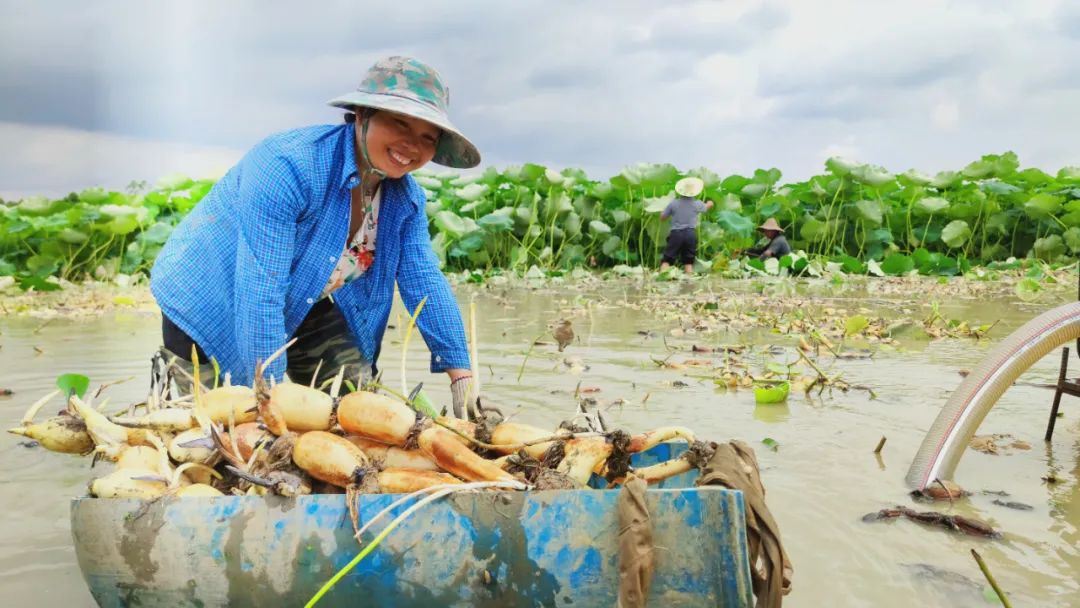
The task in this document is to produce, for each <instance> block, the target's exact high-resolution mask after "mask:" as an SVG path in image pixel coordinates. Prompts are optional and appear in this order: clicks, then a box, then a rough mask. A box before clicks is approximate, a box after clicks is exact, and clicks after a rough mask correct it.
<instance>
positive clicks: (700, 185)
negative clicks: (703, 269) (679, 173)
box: [660, 177, 713, 274]
mask: <svg viewBox="0 0 1080 608" xmlns="http://www.w3.org/2000/svg"><path fill="white" fill-rule="evenodd" d="M704 189H705V182H703V181H701V179H700V178H697V177H684V178H682V179H680V180H679V181H678V182H676V184H675V194H677V195H678V196H676V197H675V199H674V200H672V201H671V202H670V203H668V206H667V207H666V208H665V209H664V210H663V211H661V212H660V218H661V219H669V218H670V219H671V231H670V232H668V238H667V246H665V247H664V255H663V257H662V258H661V263H660V270H661V271H663V270H667V269H668V267H669V266H671V265H672V264H674V263H675V262H676V261H678V262H679V263H681V264H682V265H683V269H684V270H685V271H686V273H687V274H690V273H692V272H694V260H695V259H697V225H698V215H700V214H702V213H705V212H706V211H708V210H709V209H712V206H713V202H712V201H708V202H704V203H703V202H701V200H699V199H698V197H699V196H701V191H702V190H704Z"/></svg>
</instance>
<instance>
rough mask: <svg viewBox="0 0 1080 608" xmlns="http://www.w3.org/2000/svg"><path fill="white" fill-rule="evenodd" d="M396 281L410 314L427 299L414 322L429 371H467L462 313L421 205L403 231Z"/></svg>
mask: <svg viewBox="0 0 1080 608" xmlns="http://www.w3.org/2000/svg"><path fill="white" fill-rule="evenodd" d="M419 196H423V195H422V194H420V195H419ZM397 281H398V287H399V289H400V291H401V299H402V300H403V301H404V302H405V306H406V308H408V310H409V312H410V313H411V312H414V311H415V310H416V307H417V306H419V305H420V300H422V299H423V298H424V297H425V296H426V297H427V301H426V302H424V310H422V311H420V316H419V317H418V318H417V319H416V326H417V328H418V329H419V330H420V333H421V334H422V335H423V336H424V342H426V343H427V347H428V350H429V351H431V371H432V372H442V371H446V370H448V369H470V368H471V365H470V364H469V351H468V348H467V347H466V343H465V328H464V325H463V323H462V321H461V311H460V310H459V309H458V305H457V300H456V299H455V298H454V293H453V291H451V290H450V284H449V283H448V282H447V280H446V277H445V276H443V273H442V271H441V270H439V260H438V258H436V257H435V252H434V251H433V250H432V249H431V237H430V236H429V235H428V220H427V213H426V212H425V211H424V205H423V204H421V205H420V211H419V212H418V213H417V214H416V215H414V216H413V217H412V218H411V219H410V220H409V223H408V225H407V226H406V228H405V239H404V243H403V244H402V258H401V266H400V267H399V269H398V277H397Z"/></svg>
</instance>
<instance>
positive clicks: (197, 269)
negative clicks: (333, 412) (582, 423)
mask: <svg viewBox="0 0 1080 608" xmlns="http://www.w3.org/2000/svg"><path fill="white" fill-rule="evenodd" d="M330 105H333V106H336V107H340V108H344V109H346V110H347V111H348V112H349V113H348V114H347V115H346V120H345V123H344V124H338V125H320V126H313V127H303V128H299V129H294V130H291V131H286V132H283V133H277V134H274V135H271V136H270V137H268V138H266V139H265V140H263V141H262V142H260V143H259V144H258V145H256V146H255V147H254V148H253V149H252V150H250V151H249V152H248V153H247V154H246V155H245V156H244V158H243V159H241V161H240V162H239V163H238V164H237V165H236V166H235V167H233V168H232V169H230V170H229V172H228V173H227V174H226V175H225V177H223V178H222V179H221V180H220V181H219V182H218V183H217V184H215V185H214V188H213V189H212V190H211V191H210V193H209V194H207V195H206V197H205V198H204V199H203V200H202V201H200V202H199V204H198V205H197V206H196V207H195V209H193V210H192V212H191V213H190V214H189V215H188V216H187V217H186V218H185V219H184V221H183V222H182V223H181V224H180V225H179V226H178V227H177V229H176V230H175V231H174V232H173V233H172V235H171V237H170V238H169V240H168V242H167V243H166V244H165V247H164V248H163V249H162V251H161V253H160V254H159V255H158V258H157V261H156V262H155V265H154V268H153V270H152V273H151V284H150V287H151V290H152V291H153V294H154V297H155V298H156V299H157V302H158V304H159V305H160V307H161V310H162V315H163V319H162V335H163V339H164V352H163V354H164V355H165V357H166V359H167V360H177V361H178V362H179V364H180V365H181V366H184V363H185V362H186V363H187V367H188V368H190V367H191V365H192V363H191V362H192V359H193V357H192V353H193V352H194V353H195V354H197V355H198V357H199V361H200V362H203V363H206V362H207V361H209V360H210V359H211V358H213V359H214V360H215V361H216V362H217V364H218V365H219V367H220V370H221V372H222V373H224V372H229V373H230V374H231V377H232V379H233V382H234V383H237V382H238V383H243V384H250V383H251V381H252V380H253V375H254V374H255V373H256V372H255V369H256V365H257V364H258V363H259V362H262V361H266V360H267V359H268V358H269V357H270V355H271V354H272V353H273V352H274V351H276V350H278V349H279V348H280V347H281V346H282V345H283V344H286V343H287V342H289V341H290V340H293V339H295V342H294V343H293V344H292V345H291V346H290V347H289V348H288V350H287V351H286V354H285V355H284V356H282V357H279V358H277V359H276V360H274V361H272V362H271V363H270V364H269V365H268V366H266V369H265V372H264V373H265V374H266V375H270V376H273V377H275V378H277V379H280V378H282V377H283V376H284V375H285V374H286V373H288V376H289V377H290V379H292V380H294V381H297V382H303V383H309V382H312V383H315V384H321V381H322V380H323V379H324V378H330V377H333V376H334V375H335V374H336V373H337V371H338V370H339V369H340V368H341V367H342V366H344V367H346V373H347V374H348V377H350V378H357V377H358V376H361V375H363V376H368V375H371V374H373V373H374V372H375V363H376V361H377V359H378V356H379V350H380V344H381V342H382V336H383V333H384V331H385V328H386V323H387V319H388V316H389V313H390V305H391V303H392V300H393V294H394V285H395V283H396V284H397V286H398V288H399V290H400V292H401V294H402V299H403V300H404V302H405V304H406V306H408V308H409V309H410V310H416V309H417V307H418V306H419V305H420V303H421V302H424V307H423V309H422V312H421V313H420V315H419V318H418V319H417V326H418V327H419V329H420V331H421V333H422V334H423V336H424V338H425V341H426V342H427V345H428V348H429V350H431V353H432V360H431V370H432V371H433V372H440V371H444V372H446V373H447V374H448V375H449V376H450V380H451V389H452V390H451V393H452V394H453V395H454V409H455V411H456V412H458V411H461V409H462V407H463V405H464V401H465V394H466V391H467V386H466V385H467V384H468V381H467V380H466V379H467V378H469V377H471V372H470V371H469V370H470V368H471V365H470V361H469V355H468V351H467V348H466V342H465V333H464V330H463V326H462V322H461V313H460V311H459V310H458V308H457V304H456V301H455V300H454V297H453V295H452V293H451V291H450V288H449V285H448V283H447V282H446V279H445V278H444V277H443V275H442V273H441V272H440V271H439V267H438V262H437V260H436V257H435V255H434V252H433V251H432V249H431V243H430V241H429V238H428V220H427V217H426V214H425V205H424V202H425V201H424V193H423V190H422V189H421V188H420V187H419V186H418V185H417V184H416V182H415V181H413V178H412V176H410V175H409V174H410V173H411V172H412V171H415V170H417V169H419V168H421V167H423V166H424V165H426V164H427V163H428V162H436V163H439V164H441V165H445V166H448V167H456V168H468V167H473V166H476V165H477V164H479V162H480V154H479V152H478V151H477V149H476V147H475V146H474V145H473V144H472V143H471V142H470V141H469V140H468V139H467V138H466V137H465V136H463V135H462V134H461V133H460V132H459V131H458V130H457V129H456V128H455V127H454V126H453V124H452V123H451V122H450V119H449V117H448V110H449V90H448V88H447V87H446V85H445V84H444V83H443V81H442V78H441V77H440V76H439V74H438V73H437V72H436V71H435V70H434V69H432V68H431V67H430V66H428V65H426V64H424V63H422V62H420V61H418V60H416V59H412V58H408V57H388V58H385V59H382V60H380V61H378V62H377V63H376V64H375V65H374V66H372V67H371V69H369V70H368V72H367V74H366V75H365V77H364V79H363V81H362V82H361V83H360V86H359V87H358V88H357V90H355V91H353V92H351V93H348V94H345V95H343V96H341V97H338V98H336V99H334V100H332V101H331V102H330ZM376 241H377V242H378V247H376ZM376 252H377V253H376ZM320 369H321V370H323V371H322V376H323V377H322V378H320V377H318V375H319V373H320V372H319V370H320ZM201 372H202V373H203V374H207V376H205V377H211V376H212V374H213V373H214V371H213V370H212V369H211V368H210V367H207V368H205V369H203V370H201Z"/></svg>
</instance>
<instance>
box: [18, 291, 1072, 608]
mask: <svg viewBox="0 0 1080 608" xmlns="http://www.w3.org/2000/svg"><path fill="white" fill-rule="evenodd" d="M663 289H669V290H671V292H672V293H673V294H677V293H681V292H687V293H689V292H688V291H687V289H688V288H687V287H686V286H685V285H679V286H673V287H664V286H662V287H660V288H658V289H657V290H658V291H662V290H663ZM458 292H459V297H460V298H461V301H462V303H463V304H466V306H463V310H468V306H467V304H468V300H469V298H470V295H471V294H472V293H476V294H478V295H477V297H476V300H475V301H476V305H477V313H478V318H479V319H481V321H480V326H479V342H480V371H481V379H482V382H483V387H484V388H483V390H484V394H485V395H486V396H487V398H488V400H490V401H491V402H493V403H497V404H499V405H500V406H502V409H503V411H504V412H507V413H510V412H516V417H517V419H519V420H521V421H525V422H530V423H533V424H539V425H546V426H554V425H555V424H557V423H558V422H559V421H560V420H562V419H564V418H567V417H569V416H570V414H571V413H572V411H573V409H574V398H573V393H574V391H575V389H576V388H577V387H578V386H579V383H580V386H583V387H585V386H588V387H597V388H599V389H600V390H599V392H596V393H590V396H592V397H595V398H596V399H597V400H598V402H599V403H600V404H601V406H604V407H607V408H608V409H607V410H606V414H607V417H608V418H609V419H610V420H611V421H612V422H614V423H615V424H617V425H619V426H623V427H625V428H627V429H630V430H634V431H639V430H643V429H646V428H650V427H657V426H660V425H672V424H677V425H685V426H689V427H691V428H693V429H694V430H695V431H697V433H698V434H699V435H701V436H704V437H709V438H713V439H718V440H724V439H729V438H739V439H743V440H745V441H747V442H748V443H750V444H751V445H752V446H754V447H755V449H756V450H757V452H758V457H759V460H760V462H761V465H762V468H763V480H764V482H765V484H766V488H767V492H768V501H769V505H770V507H771V508H772V510H773V512H774V514H775V515H776V517H777V519H778V521H779V523H780V526H781V530H782V532H783V537H784V541H785V543H786V546H787V549H788V552H789V554H790V555H791V557H792V559H793V561H794V565H795V579H794V584H795V592H794V593H793V595H792V596H790V598H789V601H788V604H789V605H791V606H825V605H844V606H908V605H928V606H939V605H946V604H948V605H953V606H983V605H987V604H986V600H985V599H984V598H983V591H984V589H985V583H984V581H983V579H982V576H981V574H980V572H979V570H978V568H977V566H976V565H975V563H974V561H973V560H972V559H971V556H970V553H969V549H970V548H972V547H975V548H977V549H978V551H979V552H980V553H981V554H982V555H983V556H984V558H985V559H986V561H987V562H988V563H989V564H990V566H991V568H992V569H993V571H994V573H995V575H996V577H997V578H998V580H999V582H1000V583H1001V584H1002V585H1003V586H1004V587H1005V588H1006V589H1007V590H1009V591H1010V592H1011V593H1012V594H1013V597H1014V601H1015V604H1016V605H1018V606H1019V605H1068V604H1069V603H1070V602H1071V601H1073V600H1072V599H1071V598H1075V597H1077V594H1080V588H1078V583H1077V581H1076V573H1077V572H1080V549H1078V547H1080V533H1078V526H1080V484H1078V482H1077V478H1078V476H1080V469H1078V467H1080V465H1078V461H1080V441H1078V439H1080V428H1078V425H1077V422H1076V421H1077V419H1078V418H1080V415H1078V412H1080V407H1078V403H1077V402H1076V400H1073V399H1071V398H1069V397H1066V398H1065V401H1064V402H1063V405H1062V410H1063V411H1064V413H1065V415H1064V417H1063V418H1062V419H1061V420H1060V421H1059V424H1058V428H1057V431H1056V434H1055V437H1054V441H1053V443H1052V444H1050V445H1047V446H1044V444H1043V442H1042V434H1043V430H1044V428H1045V424H1046V416H1047V412H1048V410H1049V405H1050V398H1051V396H1052V393H1050V392H1049V391H1047V390H1045V389H1040V388H1035V387H1029V386H1017V387H1015V388H1013V389H1012V390H1010V391H1009V392H1008V393H1007V394H1006V396H1005V397H1004V398H1003V399H1002V402H1001V403H1000V404H999V405H998V406H997V407H995V408H994V410H993V411H992V412H991V413H990V415H989V416H988V417H987V419H986V421H985V422H984V424H983V427H982V429H981V431H982V432H987V433H989V432H995V433H1009V434H1011V435H1012V436H1013V437H1015V438H1017V439H1022V440H1024V441H1027V442H1028V443H1030V444H1031V445H1032V446H1034V447H1033V449H1031V450H1028V451H1016V452H1013V453H1010V454H1008V455H998V456H990V455H985V454H980V453H975V452H969V453H968V454H967V455H966V456H965V458H964V460H963V462H962V463H961V466H960V469H959V471H958V481H960V482H961V483H962V485H964V486H965V487H966V488H968V489H970V490H972V491H974V492H975V494H974V495H973V496H972V497H971V498H970V499H968V500H964V501H959V502H957V503H956V504H955V505H954V506H953V507H952V511H953V512H955V513H957V514H961V515H967V516H971V517H976V518H980V519H983V520H985V521H987V522H989V523H991V524H992V525H994V526H995V527H997V528H1000V529H1001V530H1003V531H1004V532H1005V538H1004V540H1001V541H983V540H978V539H971V538H967V537H959V536H954V535H951V534H948V533H945V532H942V531H938V530H931V529H926V528H921V527H919V526H917V525H916V524H913V523H911V522H906V521H896V522H881V523H874V524H867V523H863V522H862V521H861V520H860V518H861V517H862V516H863V515H864V514H866V513H869V512H871V511H876V510H878V509H881V508H884V507H889V506H893V505H897V504H905V505H906V504H910V501H909V500H908V498H907V496H906V490H905V487H904V484H903V478H904V474H905V473H906V470H907V466H908V464H909V463H910V459H911V457H912V456H913V455H914V453H915V451H916V448H917V447H918V444H919V442H920V441H921V440H922V437H923V434H924V433H925V431H926V429H927V428H928V427H929V426H930V423H931V422H932V420H933V419H934V416H935V415H936V413H937V411H938V409H939V408H940V406H941V405H942V404H943V403H944V401H945V399H946V397H947V396H948V394H949V392H950V391H951V390H952V389H953V388H955V386H956V385H957V384H958V383H959V381H960V375H959V373H958V371H959V370H960V369H963V368H971V367H973V366H974V365H975V364H976V363H977V362H978V360H979V358H980V357H981V356H982V355H983V354H984V353H985V352H986V350H987V348H989V346H990V344H989V342H988V341H983V342H979V343H976V342H971V341H949V342H937V343H930V344H928V343H926V342H925V341H918V340H909V341H905V342H904V344H903V348H901V349H891V350H879V351H877V352H875V353H874V356H873V358H870V359H859V360H847V361H836V362H833V361H831V360H826V361H825V362H824V363H825V365H826V366H827V370H828V373H830V374H832V373H843V377H844V379H845V380H846V381H848V382H850V383H852V384H861V385H866V386H868V387H871V388H872V389H873V390H874V392H875V393H876V396H877V398H876V399H871V398H870V395H869V393H868V392H867V391H857V390H852V391H850V392H847V393H841V392H835V393H833V394H832V395H831V396H830V395H829V394H828V393H826V394H825V395H823V396H822V397H820V398H819V397H815V398H812V399H807V398H804V397H803V396H801V395H792V396H791V397H790V398H789V400H788V402H787V403H786V404H783V405H760V406H755V404H754V398H753V392H752V391H750V390H733V391H725V390H721V389H718V388H717V387H716V385H715V384H714V383H713V382H712V381H711V380H710V379H709V378H706V377H702V376H704V375H705V370H702V369H693V368H689V369H685V370H665V369H662V368H660V367H659V366H657V365H656V364H655V362H654V361H653V359H652V358H651V357H650V355H651V356H652V357H655V358H657V359H663V358H664V357H667V356H668V355H669V354H671V353H669V351H668V347H674V348H678V349H681V351H678V352H674V354H671V360H673V361H681V360H684V359H687V358H694V359H707V358H712V359H713V360H714V361H720V360H721V359H720V357H722V355H719V354H706V353H691V352H689V348H690V345H691V344H698V345H703V346H709V345H712V346H719V345H721V344H724V343H730V342H731V341H733V340H744V341H745V340H747V339H749V338H748V336H749V335H751V334H743V335H741V336H732V335H719V336H701V335H697V336H695V335H687V336H683V337H680V338H673V337H667V339H666V341H665V339H664V336H666V335H667V329H668V326H666V325H663V324H660V323H657V322H656V321H654V320H652V319H650V318H649V317H648V316H647V314H645V313H642V312H639V311H635V310H631V309H628V308H625V307H622V306H619V305H618V302H621V301H622V300H623V299H624V298H626V299H632V298H633V297H634V296H633V295H632V293H631V290H618V293H602V294H600V295H603V296H605V297H606V298H607V300H608V301H610V302H614V303H612V304H605V303H602V302H598V301H597V299H595V298H591V297H585V296H582V295H580V294H576V295H575V294H562V295H550V294H543V293H539V292H532V291H525V290H520V291H507V292H505V293H504V292H502V291H499V290H485V289H478V290H476V291H475V292H472V291H468V290H467V289H465V288H459V289H458ZM840 302H841V303H842V301H840ZM865 304H866V302H865V301H857V302H851V303H850V306H852V307H855V306H858V305H865ZM1044 307H1045V306H1044ZM1036 311H1037V308H1036V307H1033V306H1030V305H1024V306H1020V305H1017V304H1009V303H998V304H995V305H994V307H993V308H989V307H987V306H986V305H985V303H979V302H957V303H953V304H950V306H949V307H948V310H947V315H948V316H952V317H955V318H971V319H973V320H975V321H979V322H990V321H993V320H996V319H1001V323H1000V324H999V327H998V328H995V331H994V333H993V334H992V336H993V337H995V338H1001V337H1003V336H1005V335H1006V334H1007V332H1008V331H1011V329H1013V328H1015V327H1017V326H1018V325H1020V324H1021V323H1023V322H1024V321H1025V320H1027V319H1028V318H1030V316H1031V315H1033V314H1035V312H1036ZM943 314H945V313H943ZM560 316H568V317H569V318H571V319H572V320H573V324H574V329H575V332H576V334H577V340H576V341H575V342H574V343H572V344H571V345H570V346H569V347H567V349H566V352H565V353H558V352H556V350H555V348H554V347H553V346H538V347H536V348H535V349H533V351H532V353H531V354H530V355H529V358H528V361H527V362H526V363H525V365H524V368H522V361H523V359H524V357H525V353H526V351H527V350H528V348H529V344H530V342H531V341H532V340H533V339H534V338H536V337H537V336H539V335H541V334H543V333H544V332H545V327H546V326H547V324H548V323H549V322H550V321H552V320H554V319H555V318H558V317H560ZM404 321H405V317H404V316H403V311H402V310H401V309H400V308H397V309H395V312H394V316H392V318H391V323H392V324H393V325H395V327H394V328H393V329H391V330H389V331H388V332H387V338H386V343H385V344H384V350H383V353H384V354H383V360H382V361H381V364H382V365H381V367H382V368H383V369H384V370H385V381H386V383H387V384H388V385H389V386H394V387H396V386H398V385H399V383H400V379H399V377H398V374H399V371H398V366H399V363H400V357H401V351H400V337H401V330H402V328H403V327H404ZM158 331H159V318H158V317H156V316H155V315H151V314H131V313H129V314H110V315H108V316H107V317H104V318H101V319H95V320H89V321H87V320H83V321H61V320H56V321H53V322H50V323H48V324H46V325H44V326H43V327H42V326H41V322H40V321H35V320H28V319H13V318H0V332H2V335H0V370H3V371H2V375H0V387H3V388H10V389H12V390H14V391H15V396H13V397H10V398H6V399H2V400H0V419H2V420H0V421H2V422H3V424H4V425H6V426H5V428H6V427H10V426H12V425H14V423H16V422H17V420H18V419H19V417H20V416H21V415H22V413H23V411H24V409H25V408H26V406H27V405H28V404H29V403H30V402H32V401H33V400H34V399H36V398H37V397H38V396H41V395H44V394H45V393H46V392H48V390H49V388H50V385H51V384H52V381H53V379H54V378H55V376H56V375H57V374H59V373H62V372H81V373H85V374H87V375H89V376H91V378H92V380H93V381H94V382H95V384H96V383H100V382H107V381H113V380H120V379H125V378H132V379H131V380H129V381H128V382H126V383H123V384H120V385H117V386H114V387H111V388H109V389H108V391H107V394H109V395H112V403H114V404H126V403H127V402H129V401H132V400H137V399H141V398H142V396H143V395H144V393H145V391H146V389H147V379H146V371H147V370H148V366H149V357H150V354H151V352H153V350H154V348H155V347H156V346H157V344H158V340H159V335H158ZM752 335H753V336H754V339H755V340H759V341H769V342H772V343H776V344H787V345H788V346H790V345H791V344H790V343H787V342H785V341H784V340H785V339H784V338H783V337H780V336H771V335H769V334H766V333H754V334H752ZM665 342H666V343H665ZM744 360H745V361H747V362H748V363H749V364H750V365H751V367H752V368H755V369H760V366H762V365H764V364H765V363H766V362H767V361H770V360H779V361H782V362H787V363H793V362H794V360H795V357H794V354H793V353H792V351H790V349H789V350H788V352H787V354H784V355H770V354H769V353H768V351H767V349H756V350H753V351H752V352H751V353H750V354H748V355H746V356H745V357H744ZM427 362H428V358H427V356H426V352H425V350H424V348H423V344H422V341H419V340H417V341H414V342H413V346H411V347H410V353H409V358H408V365H407V370H408V371H407V374H408V382H409V384H410V385H414V384H415V383H416V382H419V381H423V382H424V386H425V388H426V390H427V391H428V392H429V394H430V396H431V397H432V398H433V399H434V400H435V402H436V403H437V404H440V405H441V404H444V403H448V402H449V390H448V387H447V383H446V380H445V379H444V378H443V377H437V376H434V375H432V374H430V373H429V372H428V370H427ZM1057 362H1058V356H1057V355H1056V354H1054V355H1051V356H1048V357H1047V358H1046V359H1044V360H1043V361H1041V362H1040V363H1039V364H1038V365H1037V366H1036V367H1035V369H1033V370H1032V371H1031V372H1029V373H1028V374H1027V375H1026V376H1025V378H1024V379H1025V380H1029V381H1033V382H1053V381H1054V379H1055V378H1056V376H1057V370H1056V365H1057ZM519 371H520V372H521V374H522V378H521V381H520V382H518V381H517V377H518V374H519ZM677 380H678V381H680V382H681V383H682V384H676V383H675V381H677ZM57 407H59V403H57ZM47 409H48V408H47ZM53 409H55V408H53ZM41 415H42V416H44V415H46V413H45V412H43V413H42V414H41ZM882 436H885V437H887V438H888V439H887V442H886V444H885V446H884V449H883V450H882V452H881V454H880V455H875V454H874V453H873V451H874V448H875V447H876V446H877V444H878V441H879V440H880V438H881V437H882ZM766 437H769V438H772V439H773V440H775V441H776V443H777V449H776V450H775V451H774V450H772V449H769V448H768V447H766V446H764V445H762V444H761V443H760V442H761V440H762V439H764V438H766ZM0 462H2V465H3V470H4V472H5V474H4V476H3V478H2V479H0V484H3V490H2V491H0V501H2V503H0V506H2V507H3V511H4V513H5V515H6V517H4V519H3V520H2V522H0V585H2V586H3V589H4V590H5V595H6V599H7V601H8V603H9V605H19V606H22V605H58V604H64V605H67V606H88V605H92V600H91V598H90V597H89V594H88V593H87V591H86V588H85V584H84V583H83V581H82V579H81V576H80V574H79V571H78V567H77V565H76V564H75V560H74V553H73V550H72V548H71V541H70V532H69V528H68V499H70V498H71V497H73V496H77V495H80V494H82V493H84V492H85V487H86V482H87V481H88V480H89V479H90V476H91V473H92V472H91V471H90V470H88V467H89V460H88V459H81V458H76V457H65V456H61V455H56V454H49V453H43V452H42V451H41V450H39V449H31V448H26V447H23V446H22V445H20V439H19V438H16V437H15V436H8V435H5V436H4V438H3V439H2V440H0ZM1051 473H1052V474H1053V475H1054V476H1055V477H1056V479H1057V480H1058V481H1057V483H1052V484H1050V483H1046V482H1044V481H1043V478H1044V477H1046V476H1048V475H1049V474H1051ZM984 490H992V491H996V492H1006V493H1007V494H1008V497H1007V498H1002V497H1001V496H1000V495H998V494H986V493H982V491H984ZM995 499H1000V500H1001V501H1015V502H1021V503H1025V504H1028V505H1031V506H1032V507H1034V508H1033V509H1032V510H1030V511H1017V510H1013V509H1009V508H1006V507H1003V506H1000V505H995V504H994V503H993V501H994V500H995ZM918 508H927V507H923V506H919V507H918ZM943 508H947V507H943Z"/></svg>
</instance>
